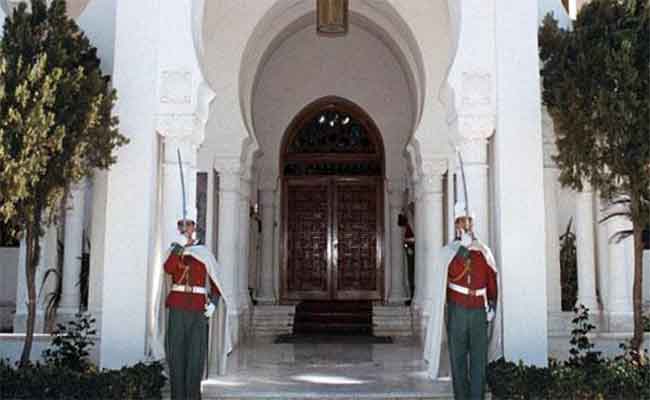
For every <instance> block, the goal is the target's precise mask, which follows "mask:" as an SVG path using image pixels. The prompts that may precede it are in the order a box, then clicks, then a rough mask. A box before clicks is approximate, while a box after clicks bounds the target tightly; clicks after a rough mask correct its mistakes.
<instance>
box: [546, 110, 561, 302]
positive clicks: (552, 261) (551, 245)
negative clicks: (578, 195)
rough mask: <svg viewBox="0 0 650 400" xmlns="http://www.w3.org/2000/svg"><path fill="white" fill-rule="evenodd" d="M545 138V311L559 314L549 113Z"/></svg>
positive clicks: (554, 179)
mask: <svg viewBox="0 0 650 400" xmlns="http://www.w3.org/2000/svg"><path fill="white" fill-rule="evenodd" d="M542 124H543V125H542V129H543V134H544V204H545V207H544V210H545V215H544V217H545V218H544V220H545V221H546V224H545V227H546V297H547V306H548V311H549V312H551V313H557V312H561V311H562V270H561V268H560V231H559V229H558V222H557V221H558V200H557V197H558V195H557V191H558V177H559V173H560V171H559V169H558V167H557V165H556V163H555V161H554V160H553V156H554V155H555V153H556V151H557V149H556V148H555V132H554V130H553V120H552V119H551V117H550V115H548V112H546V111H544V112H543V114H542Z"/></svg>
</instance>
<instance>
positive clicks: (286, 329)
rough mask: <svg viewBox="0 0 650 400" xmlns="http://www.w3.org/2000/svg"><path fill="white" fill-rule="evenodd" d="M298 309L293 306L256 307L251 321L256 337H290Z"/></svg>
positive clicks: (252, 331)
mask: <svg viewBox="0 0 650 400" xmlns="http://www.w3.org/2000/svg"><path fill="white" fill-rule="evenodd" d="M295 313H296V307H295V306H293V305H256V306H255V307H254V309H253V317H252V320H251V333H252V335H253V336H254V337H259V336H278V335H290V334H292V333H293V320H294V315H295Z"/></svg>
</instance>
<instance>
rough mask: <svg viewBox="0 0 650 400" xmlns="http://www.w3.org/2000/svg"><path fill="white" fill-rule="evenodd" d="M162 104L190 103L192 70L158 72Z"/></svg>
mask: <svg viewBox="0 0 650 400" xmlns="http://www.w3.org/2000/svg"><path fill="white" fill-rule="evenodd" d="M159 101H160V102H161V103H162V104H192V72H190V71H187V70H166V71H162V72H161V74H160V99H159Z"/></svg>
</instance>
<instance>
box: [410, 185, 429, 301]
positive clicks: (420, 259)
mask: <svg viewBox="0 0 650 400" xmlns="http://www.w3.org/2000/svg"><path fill="white" fill-rule="evenodd" d="M414 192H415V193H414V196H413V198H414V200H415V215H414V218H413V222H414V225H415V226H414V227H413V230H414V235H415V260H414V261H415V266H414V270H415V271H414V274H413V276H414V277H413V279H414V281H415V289H414V293H413V294H412V295H413V300H412V304H413V306H415V307H416V308H421V307H422V304H423V302H424V298H425V295H424V293H425V291H424V282H425V281H424V273H425V269H426V265H425V261H424V260H425V259H424V246H425V241H426V239H425V237H424V225H425V223H426V221H425V208H424V202H423V201H422V197H421V193H420V184H419V181H418V182H416V183H415V185H414Z"/></svg>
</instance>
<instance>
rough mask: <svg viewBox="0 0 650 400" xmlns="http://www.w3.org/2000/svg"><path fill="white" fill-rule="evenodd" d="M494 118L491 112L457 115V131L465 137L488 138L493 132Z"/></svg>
mask: <svg viewBox="0 0 650 400" xmlns="http://www.w3.org/2000/svg"><path fill="white" fill-rule="evenodd" d="M495 121H496V118H495V116H494V115H493V114H465V113H461V114H459V115H458V120H457V124H458V132H459V133H460V135H461V136H462V137H463V138H466V139H489V138H490V137H491V136H492V134H493V133H494V128H495V125H496V122H495Z"/></svg>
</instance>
